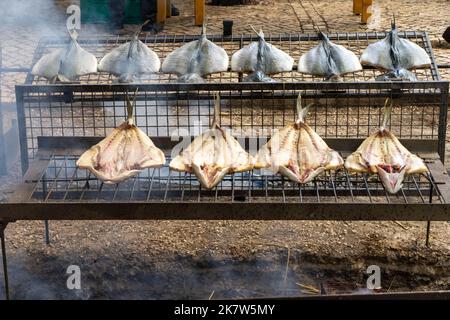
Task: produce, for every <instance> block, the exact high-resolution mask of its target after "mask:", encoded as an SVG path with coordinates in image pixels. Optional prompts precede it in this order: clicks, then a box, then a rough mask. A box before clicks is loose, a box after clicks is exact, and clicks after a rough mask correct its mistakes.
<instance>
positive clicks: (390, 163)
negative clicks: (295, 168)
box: [344, 99, 429, 194]
mask: <svg viewBox="0 0 450 320" xmlns="http://www.w3.org/2000/svg"><path fill="white" fill-rule="evenodd" d="M388 100H389V99H387V100H386V103H385V111H384V116H383V121H382V124H381V126H380V128H379V130H378V131H377V132H375V133H373V134H372V135H371V136H369V137H368V138H366V139H365V140H364V141H363V143H362V144H361V145H360V146H359V148H358V149H357V150H356V151H355V152H353V153H352V154H351V155H350V156H349V157H347V159H346V160H345V164H344V166H345V168H346V169H347V170H348V171H349V172H350V173H358V172H359V173H369V174H378V176H379V178H380V181H381V183H382V184H383V186H384V188H385V189H386V190H387V191H388V192H389V193H391V194H395V193H397V192H398V191H399V190H400V189H401V188H402V186H403V181H404V179H405V176H406V175H409V174H416V173H427V172H429V171H428V168H427V166H426V165H425V163H424V162H423V160H422V159H420V158H419V157H418V156H416V155H414V154H412V153H411V152H409V151H408V150H407V149H406V148H405V147H404V146H403V145H402V144H401V143H400V141H399V140H398V139H397V137H396V136H395V135H394V134H393V133H392V132H390V131H389V130H388V129H387V123H388V119H389V118H390V114H391V109H392V101H391V103H390V105H389V107H388Z"/></svg>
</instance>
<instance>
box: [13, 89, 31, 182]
mask: <svg viewBox="0 0 450 320" xmlns="http://www.w3.org/2000/svg"><path fill="white" fill-rule="evenodd" d="M24 94H25V91H24V88H23V87H19V86H16V104H17V122H18V125H19V143H20V160H21V161H20V162H21V167H22V174H23V175H24V174H25V172H26V171H27V169H28V165H29V163H28V142H27V129H26V120H25V109H24Z"/></svg>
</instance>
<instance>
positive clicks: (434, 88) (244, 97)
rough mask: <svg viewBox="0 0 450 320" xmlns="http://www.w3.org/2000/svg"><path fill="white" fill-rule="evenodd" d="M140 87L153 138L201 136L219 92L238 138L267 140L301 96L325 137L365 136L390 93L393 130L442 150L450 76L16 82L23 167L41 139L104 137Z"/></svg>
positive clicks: (142, 113) (144, 124)
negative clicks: (372, 79) (219, 81)
mask: <svg viewBox="0 0 450 320" xmlns="http://www.w3.org/2000/svg"><path fill="white" fill-rule="evenodd" d="M136 88H137V89H138V90H139V92H138V96H137V99H136V100H137V102H136V107H135V120H136V124H137V126H138V127H139V128H140V129H141V130H143V131H144V132H145V133H147V134H148V135H149V136H151V137H172V136H174V137H184V136H189V137H190V136H197V135H198V134H199V133H200V132H201V131H203V130H205V129H207V128H208V127H209V126H210V124H211V122H212V117H213V109H214V108H213V104H214V101H213V96H214V95H213V94H214V93H215V92H218V93H219V94H220V96H221V99H222V100H221V111H220V123H221V125H222V127H226V128H231V130H232V133H233V134H234V135H235V136H237V137H258V138H260V139H267V137H270V135H271V134H272V133H273V131H274V130H276V129H280V128H282V127H284V126H286V125H287V124H290V123H292V122H293V121H294V120H295V117H296V108H295V104H296V99H297V96H298V94H302V97H303V100H304V101H303V102H304V104H307V103H310V102H314V104H315V107H314V109H313V110H311V111H310V113H309V115H308V117H307V119H306V122H307V123H308V124H309V125H310V126H311V127H312V128H314V130H315V131H316V132H317V133H318V134H319V135H320V136H322V137H323V138H326V139H335V140H341V141H344V140H346V141H349V140H358V141H359V142H360V140H361V139H365V138H366V137H367V136H368V135H370V134H371V133H373V132H374V131H376V130H377V129H378V127H379V125H380V123H381V119H382V112H381V110H380V109H381V108H382V107H383V105H384V101H385V99H386V98H388V97H389V98H392V99H394V101H395V104H394V105H395V107H394V108H393V111H392V116H391V122H390V126H391V131H392V132H393V133H394V134H395V135H396V136H397V137H398V138H400V139H402V141H404V143H406V144H407V146H408V147H410V146H412V147H413V149H417V148H416V147H418V148H419V149H421V150H422V151H424V150H427V151H428V152H431V151H434V152H439V154H440V155H441V156H443V150H444V146H445V145H444V142H445V128H446V112H447V107H446V106H447V100H446V94H447V92H448V84H447V83H445V82H410V83H379V82H373V83H298V84H268V83H266V84H249V83H242V84H238V85H233V84H199V85H181V84H163V85H145V84H140V85H133V86H130V85H64V86H61V85H44V86H36V85H22V86H17V87H16V97H17V106H18V117H19V129H20V141H21V152H22V161H23V163H24V168H25V169H26V166H27V162H28V159H29V158H34V157H35V155H36V152H37V150H38V143H37V140H38V137H89V136H95V137H104V136H106V135H107V134H108V133H109V132H111V130H113V129H114V128H116V127H117V126H118V125H119V124H121V123H122V122H123V121H124V120H125V117H126V116H125V113H126V108H125V103H124V100H125V95H126V93H127V92H130V93H132V92H134V91H135V89H136ZM408 141H410V142H411V143H409V144H408ZM356 147H357V144H355V143H353V144H347V145H346V146H343V145H338V146H336V149H337V150H340V151H342V150H349V151H351V150H354V148H356Z"/></svg>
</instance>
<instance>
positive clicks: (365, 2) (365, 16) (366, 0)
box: [361, 0, 372, 24]
mask: <svg viewBox="0 0 450 320" xmlns="http://www.w3.org/2000/svg"><path fill="white" fill-rule="evenodd" d="M371 6H372V0H362V13H361V23H364V24H366V23H367V21H368V20H369V18H370V16H371V15H372V13H371V12H369V8H370V7H371Z"/></svg>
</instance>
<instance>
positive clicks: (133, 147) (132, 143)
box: [76, 94, 166, 184]
mask: <svg viewBox="0 0 450 320" xmlns="http://www.w3.org/2000/svg"><path fill="white" fill-rule="evenodd" d="M135 99H136V94H135V97H134V99H133V101H132V102H131V101H130V100H129V98H128V96H127V120H126V121H125V122H123V123H122V124H121V125H120V126H118V127H117V128H116V129H114V130H113V131H112V132H111V133H110V134H109V135H108V136H107V137H106V138H104V139H103V140H102V141H100V142H99V143H98V144H96V145H94V146H92V147H91V148H90V149H89V150H87V151H86V152H84V153H83V154H82V155H81V156H80V158H79V159H78V160H77V162H76V165H77V166H78V167H79V168H81V169H87V170H89V171H90V172H92V173H93V174H94V175H95V176H96V177H97V178H98V179H99V180H101V181H103V182H104V183H105V184H115V183H120V182H122V181H125V180H127V179H128V178H131V177H133V176H136V175H138V174H139V172H141V171H142V170H143V169H145V168H159V167H162V166H163V165H164V163H165V162H166V159H165V156H164V152H163V151H162V150H160V149H159V148H157V147H156V146H155V145H154V143H153V141H152V140H151V139H150V138H149V137H148V136H147V135H146V134H145V133H144V132H143V131H142V130H140V129H139V128H138V127H137V126H136V125H135V124H134V119H133V108H134V103H135Z"/></svg>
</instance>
